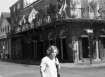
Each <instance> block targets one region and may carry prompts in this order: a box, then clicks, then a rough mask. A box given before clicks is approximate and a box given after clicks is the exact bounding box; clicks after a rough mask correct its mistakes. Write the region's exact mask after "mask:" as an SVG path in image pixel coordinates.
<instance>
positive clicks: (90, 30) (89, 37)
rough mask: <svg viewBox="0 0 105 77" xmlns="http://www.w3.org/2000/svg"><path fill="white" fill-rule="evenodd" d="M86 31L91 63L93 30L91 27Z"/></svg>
mask: <svg viewBox="0 0 105 77" xmlns="http://www.w3.org/2000/svg"><path fill="white" fill-rule="evenodd" d="M86 31H87V33H88V40H89V55H90V64H92V56H91V43H92V36H91V35H92V33H93V30H92V29H87V30H86Z"/></svg>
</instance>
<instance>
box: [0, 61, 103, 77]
mask: <svg viewBox="0 0 105 77" xmlns="http://www.w3.org/2000/svg"><path fill="white" fill-rule="evenodd" d="M60 74H61V77H105V67H104V66H100V67H91V68H65V67H63V68H61V70H60ZM0 77H41V76H40V71H39V66H38V65H27V64H16V63H10V62H2V61H0Z"/></svg>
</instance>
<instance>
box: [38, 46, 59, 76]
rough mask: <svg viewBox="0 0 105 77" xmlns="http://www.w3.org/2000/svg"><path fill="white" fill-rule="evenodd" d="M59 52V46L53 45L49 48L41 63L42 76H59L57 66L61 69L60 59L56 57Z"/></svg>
mask: <svg viewBox="0 0 105 77" xmlns="http://www.w3.org/2000/svg"><path fill="white" fill-rule="evenodd" d="M57 54H58V48H57V47H56V46H54V45H51V46H50V47H49V48H48V49H47V56H45V57H44V58H42V60H41V64H40V72H41V76H42V77H58V76H57V67H56V66H58V69H60V64H59V60H58V58H57V57H56V55H57Z"/></svg>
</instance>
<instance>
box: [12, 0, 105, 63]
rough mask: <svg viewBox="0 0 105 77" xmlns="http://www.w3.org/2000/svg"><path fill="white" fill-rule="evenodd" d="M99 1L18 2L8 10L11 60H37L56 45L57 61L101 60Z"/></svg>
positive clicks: (104, 29) (102, 46)
mask: <svg viewBox="0 0 105 77" xmlns="http://www.w3.org/2000/svg"><path fill="white" fill-rule="evenodd" d="M102 1H104V0H71V1H70V0H46V1H44V0H32V2H30V0H19V1H18V2H16V3H15V4H14V5H12V6H11V7H10V11H11V20H12V33H13V34H12V35H11V40H12V41H11V42H12V45H11V46H12V49H11V50H12V51H11V52H12V54H11V55H12V58H13V59H21V60H23V59H24V60H27V59H28V60H33V59H34V60H40V59H41V58H42V57H43V56H45V55H46V49H47V48H48V46H50V45H56V46H57V47H58V48H59V55H58V58H59V60H60V61H64V62H73V63H74V62H83V61H85V60H86V59H91V60H92V59H94V60H102V59H104V58H105V55H104V52H105V51H104V32H105V27H104V25H105V23H104V9H103V10H101V11H100V8H101V6H100V5H101V4H102V5H103V2H102ZM40 5H41V6H40ZM103 7H104V5H103Z"/></svg>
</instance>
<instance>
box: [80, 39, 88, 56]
mask: <svg viewBox="0 0 105 77" xmlns="http://www.w3.org/2000/svg"><path fill="white" fill-rule="evenodd" d="M81 40H82V54H83V58H89V42H88V37H82V39H81Z"/></svg>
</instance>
